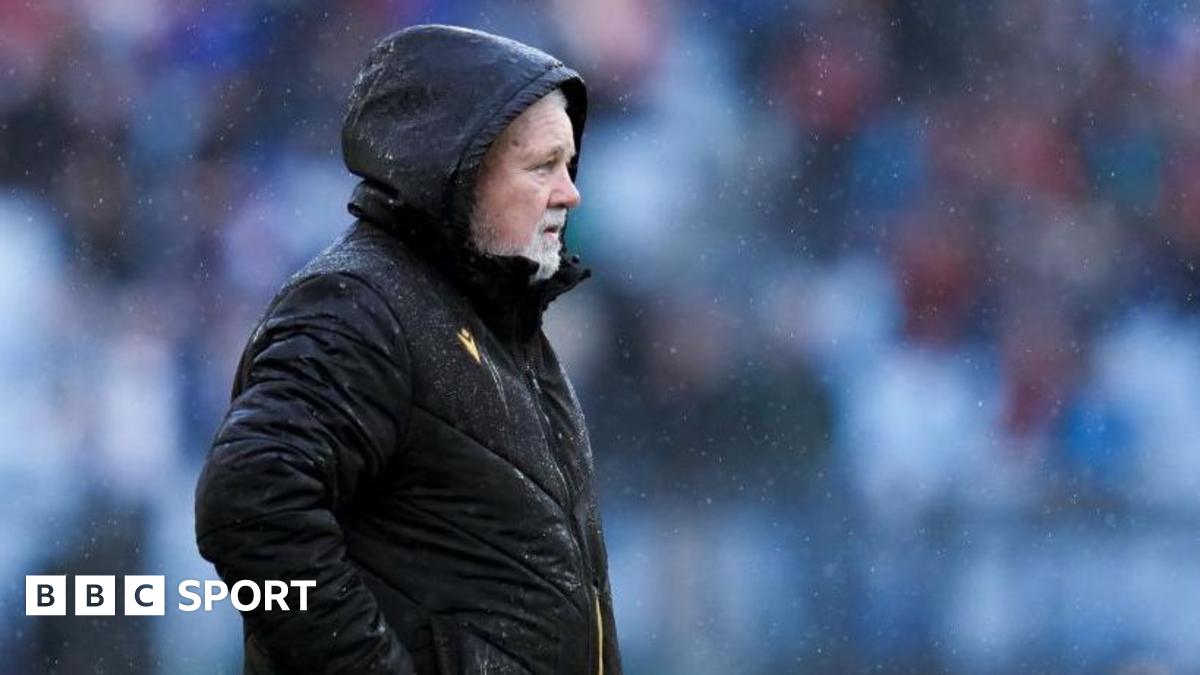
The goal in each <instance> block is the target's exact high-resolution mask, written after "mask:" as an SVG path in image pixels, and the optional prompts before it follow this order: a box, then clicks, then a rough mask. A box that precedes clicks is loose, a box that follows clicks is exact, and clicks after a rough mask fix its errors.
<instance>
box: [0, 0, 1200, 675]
mask: <svg viewBox="0 0 1200 675" xmlns="http://www.w3.org/2000/svg"><path fill="white" fill-rule="evenodd" d="M1198 15H1200V10H1198V9H1197V8H1196V7H1194V6H1189V4H1188V3H1185V2H1168V1H1165V0H1136V1H1135V0H1011V1H1007V2H967V3H962V2H958V1H957V0H930V1H928V2H901V1H887V0H876V1H868V0H862V1H850V0H847V1H843V2H835V1H833V0H808V1H796V2H790V3H788V2H772V1H768V0H740V1H739V0H708V1H705V2H699V1H696V2H686V1H684V0H679V1H675V2H672V1H668V0H561V1H558V2H483V1H465V2H453V3H450V2H433V1H432V0H426V1H418V0H411V1H391V2H388V1H383V0H352V1H347V2H288V1H284V0H253V1H238V2H233V1H232V0H231V1H229V2H217V1H200V0H183V1H179V0H171V1H168V0H122V1H120V2H111V1H109V0H39V1H38V2H23V1H21V0H0V242H2V245H0V390H2V391H3V392H4V395H3V396H4V400H3V405H0V445H2V446H3V447H2V451H0V486H2V494H3V498H2V499H0V606H2V607H3V612H2V613H0V653H3V654H4V655H5V657H4V660H3V662H2V663H0V671H3V672H12V673H32V672H61V673H82V672H105V673H125V672H135V673H213V672H227V673H232V672H238V670H237V669H238V668H239V666H240V664H239V656H240V649H241V647H240V625H239V624H240V622H238V621H237V619H236V616H235V615H234V613H233V610H231V609H229V608H228V606H226V607H225V608H224V611H222V612H218V613H213V614H209V615H200V614H179V613H177V612H172V613H169V614H168V616H167V617H165V618H162V619H136V618H124V617H114V618H112V619H82V618H81V619H48V620H36V621H35V620H33V619H28V618H25V617H24V616H23V612H22V611H21V608H22V607H23V577H24V575H26V574H37V573H69V574H84V573H101V574H118V575H120V574H136V573H153V574H167V575H168V577H169V579H180V578H212V577H213V572H212V570H211V568H210V567H208V566H207V565H206V564H205V563H204V561H202V560H201V559H200V558H199V557H198V555H197V554H196V552H195V547H194V543H193V538H192V537H193V534H192V532H193V531H192V512H191V509H192V489H193V486H194V482H195V478H196V475H197V471H198V467H199V465H200V462H201V461H202V458H203V456H204V453H205V451H206V449H207V446H208V441H209V439H210V436H211V434H212V432H213V430H214V428H215V425H216V423H217V421H218V419H219V416H220V415H221V413H222V411H223V409H224V407H225V405H226V403H227V394H228V387H229V382H230V378H231V375H232V371H233V367H234V364H235V359H236V357H237V354H238V352H239V350H240V348H241V347H242V344H243V341H244V340H245V338H246V336H247V332H248V329H249V327H250V325H251V323H252V321H253V320H254V319H255V318H256V316H257V315H258V313H259V312H260V311H261V310H262V308H263V306H264V304H265V302H266V301H267V299H268V298H269V296H270V294H271V293H272V291H273V290H274V289H275V288H276V287H277V286H278V285H279V284H280V283H281V282H282V281H283V280H284V279H285V277H286V276H287V275H288V274H289V272H290V271H292V270H293V269H295V268H296V267H297V266H298V265H299V264H300V263H301V262H302V261H304V260H305V259H306V258H307V257H308V256H310V255H311V254H313V253H314V252H315V251H317V250H318V249H319V248H320V247H322V246H323V245H324V243H325V242H327V241H328V240H329V239H331V238H332V237H333V236H334V235H336V234H337V233H338V232H339V231H341V229H343V228H344V227H345V226H346V225H347V224H348V223H349V220H350V219H349V217H348V215H347V214H346V212H345V209H344V204H345V201H346V199H347V197H348V195H349V191H350V188H351V186H352V185H353V180H352V179H351V177H350V176H349V175H348V174H347V172H346V171H345V170H344V169H343V167H342V165H341V162H340V156H339V148H338V129H339V124H340V114H341V108H342V103H343V101H344V97H345V94H346V93H347V90H348V86H349V84H350V82H351V80H352V78H353V75H354V73H355V71H356V69H357V67H358V64H359V61H360V59H361V58H362V57H363V55H364V53H365V51H366V50H367V49H368V47H369V46H370V45H371V44H372V43H373V42H374V41H375V40H377V39H378V38H380V37H382V36H383V35H385V34H386V33H388V32H391V31H392V30H395V29H398V28H400V27H403V26H405V25H408V24H412V23H418V22H426V21H437V22H447V23H458V24H462V25H467V26H472V27H478V28H483V29H486V30H491V31H494V32H498V33H501V34H505V35H509V36H511V37H514V38H517V39H521V40H524V41H527V42H529V43H531V44H534V45H537V46H540V47H543V48H545V49H547V50H549V51H551V52H552V53H554V54H556V55H559V56H560V57H561V58H564V59H565V60H567V61H568V62H569V63H571V64H572V65H574V66H576V67H577V68H578V69H579V70H580V71H581V72H582V73H583V74H584V76H585V77H586V79H587V80H588V82H589V84H590V87H591V99H592V108H591V115H590V120H589V125H588V129H587V135H586V138H585V142H584V145H583V148H582V165H581V174H580V179H579V183H580V188H581V191H582V193H583V195H584V204H583V206H582V207H581V208H580V209H579V210H578V212H577V213H576V214H575V215H574V216H573V221H572V222H573V226H572V227H573V230H572V233H571V235H572V238H573V242H572V244H573V247H574V248H575V249H577V250H578V251H579V252H580V253H581V254H582V255H583V256H584V258H585V260H586V261H587V262H588V263H589V264H590V265H591V266H592V267H593V268H594V270H595V278H594V279H593V280H591V281H589V282H588V283H586V284H584V285H583V286H581V287H580V288H579V289H578V290H577V291H576V292H573V293H571V294H569V295H568V296H566V297H565V298H564V299H562V300H561V301H559V302H558V303H556V304H555V305H554V306H553V307H552V309H551V311H550V314H549V317H548V324H549V331H550V333H551V334H552V336H553V339H554V340H555V341H556V343H557V345H558V346H559V350H560V352H561V354H562V355H563V356H564V358H565V360H566V361H567V363H568V367H569V372H570V373H571V374H572V375H573V377H574V379H575V383H576V386H577V389H578V391H579V393H580V397H581V399H582V401H583V404H584V407H585V409H586V411H587V412H588V415H589V422H590V426H591V428H592V433H593V444H594V450H595V453H596V462H597V479H598V481H599V485H600V489H601V502H602V508H603V514H604V518H605V526H606V529H607V533H608V542H609V552H610V558H611V564H612V574H613V579H612V581H613V585H614V588H615V594H616V604H617V607H616V613H617V619H618V622H619V625H618V628H619V631H620V639H621V643H622V647H623V651H624V657H625V664H626V669H627V671H628V672H630V673H655V674H657V673H688V674H695V675H703V674H707V673H791V672H867V671H870V672H874V673H930V672H942V671H948V672H971V673H1028V672H1056V673H1123V674H1132V673H1159V672H1162V673H1166V672H1197V671H1200V611H1197V610H1198V608H1200V575H1198V574H1197V560H1200V538H1198V537H1197V531H1198V526H1200V519H1198V517H1197V516H1198V515H1200V482H1198V481H1200V414H1198V412H1200V322H1198V320H1197V312H1196V299H1195V293H1196V292H1197V290H1198V283H1200V273H1198V272H1197V269H1196V267H1195V263H1196V260H1197V253H1198V252H1200V114H1197V113H1198V112H1200V16H1198Z"/></svg>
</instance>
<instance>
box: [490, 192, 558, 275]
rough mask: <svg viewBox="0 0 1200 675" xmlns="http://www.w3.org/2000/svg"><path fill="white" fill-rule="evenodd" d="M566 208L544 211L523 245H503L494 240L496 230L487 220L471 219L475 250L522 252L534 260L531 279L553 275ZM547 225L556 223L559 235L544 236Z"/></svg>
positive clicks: (494, 252)
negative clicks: (534, 266)
mask: <svg viewBox="0 0 1200 675" xmlns="http://www.w3.org/2000/svg"><path fill="white" fill-rule="evenodd" d="M566 218H567V214H566V209H553V210H550V211H547V212H546V213H545V215H543V216H542V219H541V220H540V221H538V224H537V227H536V228H534V230H533V235H532V236H531V237H530V238H529V241H527V242H525V244H524V245H523V246H503V245H500V244H498V243H497V242H496V237H495V235H494V233H495V230H494V229H493V228H492V227H490V226H489V225H488V224H487V223H481V222H474V221H473V222H472V223H471V241H472V243H473V244H474V245H475V248H477V249H478V250H480V251H482V252H484V253H487V254H490V255H496V256H521V257H522V258H528V259H529V260H532V261H533V262H535V263H537V270H536V271H534V273H533V276H532V277H531V278H530V283H535V282H538V281H545V280H546V279H549V278H550V277H552V276H554V273H555V272H557V271H558V268H559V266H560V265H561V263H562V259H561V257H560V255H559V253H560V252H561V250H562V229H561V228H562V226H563V224H565V223H566ZM550 225H558V226H559V228H560V229H559V236H558V237H557V238H555V239H547V238H546V236H545V235H544V234H543V232H544V231H545V229H546V228H547V227H549V226H550Z"/></svg>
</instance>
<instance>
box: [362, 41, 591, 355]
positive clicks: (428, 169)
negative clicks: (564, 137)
mask: <svg viewBox="0 0 1200 675" xmlns="http://www.w3.org/2000/svg"><path fill="white" fill-rule="evenodd" d="M554 89H561V90H562V91H563V93H564V94H565V96H566V99H567V114H568V116H569V117H570V119H571V124H572V128H573V130H574V135H575V147H576V148H577V149H578V148H581V147H582V135H583V125H584V120H585V118H586V115H587V94H586V89H585V88H584V84H583V79H582V78H581V77H580V76H579V74H578V73H576V72H575V71H574V70H571V69H570V68H567V67H566V66H564V65H563V64H562V62H561V61H558V60H557V59H555V58H554V57H552V56H550V55H548V54H546V53H544V52H541V51H539V50H537V49H534V48H532V47H529V46H527V45H524V44H521V43H520V42H516V41H514V40H509V39H507V38H503V37H499V36H496V35H491V34H488V33H484V32H481V31H476V30H470V29H465V28H457V27H453V26H438V25H428V26H413V27H411V28H406V29H404V30H402V31H399V32H397V33H394V34H393V35H390V36H388V37H387V38H384V39H383V40H382V41H381V42H380V43H379V44H378V45H376V46H375V48H374V49H372V50H371V52H370V54H369V55H368V56H367V60H366V63H365V64H364V65H363V68H362V70H361V71H360V72H359V74H358V77H357V79H356V80H355V82H354V87H353V90H352V91H351V93H350V99H349V105H348V109H347V112H346V119H345V122H344V124H343V127H342V154H343V158H344V160H345V163H346V167H347V168H349V169H350V171H351V172H352V173H354V174H356V175H358V176H361V177H362V178H363V181H362V182H361V183H359V185H358V187H357V188H356V189H355V192H354V195H353V197H352V198H351V201H350V204H349V208H350V212H351V213H352V214H353V215H355V216H356V217H358V218H361V219H364V220H368V221H371V222H374V223H376V224H378V225H382V226H384V227H387V228H389V229H390V230H392V231H394V232H395V233H396V234H397V235H398V236H400V237H401V238H402V239H404V240H405V241H406V242H408V243H409V244H410V245H411V246H413V247H414V248H416V249H417V250H418V251H420V252H421V253H422V254H424V255H425V256H427V257H428V258H430V259H431V260H432V261H433V262H434V264H435V265H436V266H437V267H439V268H440V269H442V270H443V271H445V272H446V273H447V274H449V275H450V277H451V278H452V279H453V281H454V282H455V283H457V284H458V285H460V286H461V287H463V289H464V290H465V291H466V292H467V293H468V295H469V296H470V297H471V298H472V300H473V301H475V303H476V305H477V306H478V307H479V309H480V311H481V312H482V313H484V314H485V319H489V320H494V321H497V322H499V323H500V324H503V327H508V328H514V329H517V330H518V331H519V332H521V333H522V334H527V333H528V332H530V331H531V330H536V328H537V327H539V326H540V321H541V313H542V311H543V310H544V309H545V307H546V305H548V304H549V302H550V301H551V300H553V299H554V297H556V296H557V295H559V294H561V293H563V292H565V291H566V290H568V289H570V288H571V287H573V286H574V285H575V284H577V283H579V282H580V281H582V280H583V279H585V278H587V276H589V275H590V271H589V270H586V269H583V268H581V267H580V266H579V263H578V257H577V256H573V255H571V254H570V253H569V252H567V250H566V247H565V243H564V247H563V254H562V257H563V264H562V266H561V267H560V269H559V271H558V273H556V274H555V275H554V276H553V277H552V278H551V279H548V280H546V281H543V282H539V283H536V284H530V283H529V280H530V278H531V276H532V274H533V272H534V271H535V270H536V264H535V263H534V262H533V261H531V260H527V259H525V258H519V257H504V256H491V255H485V254H481V253H479V252H477V251H475V250H474V248H473V247H472V246H470V243H469V242H470V235H469V233H470V225H469V222H470V213H471V207H472V204H473V199H474V188H475V180H476V176H477V174H478V172H479V167H480V165H481V163H482V162H483V157H484V155H485V154H486V153H487V150H488V148H489V147H490V146H491V144H492V142H493V141H494V140H495V139H496V138H497V137H498V136H499V135H500V133H501V132H502V131H503V130H504V128H505V127H507V126H508V124H509V123H510V122H512V121H513V120H514V119H516V118H517V116H519V115H520V114H521V113H522V112H524V110H525V109H526V108H528V107H529V106H530V105H532V104H533V103H535V102H537V101H538V100H539V99H541V98H542V97H543V96H545V95H546V94H548V93H549V92H551V91H553V90H554ZM578 159H579V156H578V154H577V155H576V157H575V159H574V160H573V161H572V163H571V165H570V174H571V177H572V179H574V177H575V171H576V166H577V162H578ZM565 234H566V233H565V230H564V233H563V236H564V242H565Z"/></svg>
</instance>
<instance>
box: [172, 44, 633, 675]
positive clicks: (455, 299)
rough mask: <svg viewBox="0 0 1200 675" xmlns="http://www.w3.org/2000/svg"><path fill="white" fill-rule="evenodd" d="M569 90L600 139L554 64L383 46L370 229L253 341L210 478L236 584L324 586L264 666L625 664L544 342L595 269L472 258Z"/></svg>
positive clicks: (372, 137) (572, 436) (539, 670)
mask: <svg viewBox="0 0 1200 675" xmlns="http://www.w3.org/2000/svg"><path fill="white" fill-rule="evenodd" d="M556 88H559V89H562V90H563V92H564V93H565V94H566V97H567V100H568V114H569V116H570V117H571V120H572V123H573V127H574V134H575V137H576V139H575V140H576V145H577V147H578V146H579V142H580V141H581V135H582V130H583V123H584V118H585V115H586V97H585V89H584V85H583V81H582V80H581V79H580V77H579V76H578V74H576V73H575V72H574V71H572V70H571V69H569V68H567V67H565V66H564V65H563V64H562V63H560V62H559V61H557V60H556V59H554V58H552V57H550V56H548V55H546V54H544V53H542V52H540V51H537V50H535V49H532V48H530V47H527V46H525V45H522V44H520V43H517V42H514V41H511V40H507V39H504V38H499V37H496V36H493V35H489V34H486V33H482V32H478V31H471V30H465V29H459V28H451V27H446V26H418V27H414V28H409V29H406V30H404V31H401V32H399V33H397V34H395V35H392V36H390V37H388V38H386V39H385V40H384V41H382V42H381V43H380V44H379V45H378V46H376V48H375V49H374V50H372V52H371V53H370V55H369V56H368V59H367V62H366V65H365V66H364V68H363V70H362V72H361V74H360V75H359V77H358V79H357V81H356V82H355V84H354V89H353V91H352V93H351V96H350V103H349V109H348V112H347V115H346V120H345V124H344V126H343V134H342V144H343V154H344V159H345V162H346V165H347V167H348V168H349V169H350V170H351V171H352V172H353V173H355V174H357V175H358V176H360V177H361V178H362V179H363V180H362V182H361V183H360V184H359V186H358V187H357V188H356V190H355V192H354V195H353V197H352V199H351V202H350V211H351V213H352V214H353V215H354V216H356V220H355V222H354V223H353V224H352V225H351V226H350V228H349V229H348V230H347V231H346V232H345V233H344V234H343V235H342V236H341V237H339V238H338V240H337V241H335V242H334V243H333V244H332V245H331V246H330V247H329V248H328V249H326V250H325V251H324V252H322V253H321V254H320V255H318V256H317V257H316V258H315V259H314V260H312V261H311V262H310V263H309V264H307V265H306V266H305V267H304V268H303V269H302V270H300V271H299V272H298V273H297V274H296V275H294V276H293V277H292V278H291V279H290V280H289V281H288V282H287V283H286V284H285V285H284V287H283V288H282V289H281V290H280V291H279V293H278V294H277V295H276V297H275V298H274V300H273V301H272V302H271V304H270V306H269V307H268V309H267V310H266V312H265V314H264V316H263V318H262V319H261V321H260V322H259V324H258V325H257V327H256V328H255V329H254V331H253V333H252V335H251V337H250V340H249V343H248V344H247V346H246V348H245V351H244V353H243V356H242V359H241V362H240V364H239V365H238V369H237V373H236V375H235V381H234V385H233V396H232V403H231V406H230V408H229V412H228V414H227V415H226V417H225V418H224V420H223V422H222V424H221V426H220V428H219V430H218V432H217V434H216V437H215V439H214V441H213V445H212V449H211V451H210V453H209V456H208V459H207V461H206V463H205V466H204V469H203V471H202V474H201V477H200V481H199V484H198V486H197V492H196V536H197V541H198V544H199V548H200V551H201V553H202V555H203V556H204V557H205V558H206V559H208V560H210V561H212V562H213V564H214V565H215V567H216V569H217V572H218V573H219V574H220V576H221V578H222V579H224V580H225V581H226V582H227V583H229V584H231V585H232V584H233V583H235V582H236V581H239V580H243V579H246V580H253V581H257V582H259V583H260V585H261V583H262V582H263V581H265V580H268V579H271V580H284V581H289V580H294V579H295V580H300V579H313V580H315V581H316V587H315V588H313V589H310V590H309V591H308V606H307V610H306V611H296V610H297V606H296V601H297V599H298V598H297V597H296V595H295V594H294V593H293V594H292V595H290V596H289V610H290V611H279V610H278V609H274V610H272V611H266V610H265V609H264V608H263V606H262V605H261V604H260V606H259V607H258V608H256V609H254V610H249V611H246V612H243V613H242V615H243V626H244V634H245V671H246V672H247V673H300V672H304V673H309V672H316V673H363V672H386V673H405V674H407V673H419V674H432V673H438V674H441V675H450V674H457V673H485V672H486V673H495V674H506V673H536V674H539V675H541V674H545V675H550V674H552V673H553V674H558V673H569V674H584V673H588V674H590V673H599V672H603V673H605V675H617V674H619V673H620V672H621V665H620V656H619V650H618V645H617V638H616V629H615V626H614V621H613V610H612V596H611V589H610V586H609V580H608V566H607V557H606V553H605V546H604V537H603V534H602V528H601V522H600V517H599V512H598V509H597V502H596V492H595V487H594V484H593V462H592V453H591V449H590V446H589V442H588V434H587V430H586V428H585V425H584V418H583V414H582V412H581V410H580V406H579V402H578V400H577V399H576V397H575V394H574V392H573V390H572V388H571V385H570V382H569V381H568V379H567V376H566V374H565V373H564V372H563V368H562V366H561V364H560V363H559V361H558V359H557V357H556V355H555V352H554V349H553V348H552V346H551V345H550V343H549V342H548V341H547V339H546V337H545V335H544V333H543V332H542V329H541V320H542V314H543V312H544V311H545V309H546V307H547V305H548V304H549V303H550V302H551V301H552V300H553V299H554V298H556V297H558V296H559V295H561V294H562V293H564V292H566V291H568V290H570V289H571V288H572V287H573V286H575V285H576V284H578V283H579V282H580V281H582V280H583V279H584V278H586V277H587V276H588V274H589V272H588V270H585V269H583V268H582V267H580V265H579V262H578V257H577V256H574V255H571V254H570V253H569V252H568V251H566V250H565V247H564V250H563V254H562V255H563V264H562V266H561V267H560V269H559V271H558V272H557V273H556V274H555V275H554V276H553V277H551V278H550V279H548V280H545V281H540V282H536V283H530V279H531V276H532V274H533V272H534V270H535V268H536V265H535V264H534V263H533V262H532V261H530V260H527V259H524V258H520V257H497V256H490V255H485V254H481V253H478V252H476V251H475V250H474V249H473V248H472V247H470V246H469V245H468V244H467V242H468V234H467V233H468V231H469V229H468V217H467V214H469V212H470V206H471V194H472V193H473V187H474V184H475V177H476V174H477V173H478V170H479V166H480V163H481V161H482V158H483V155H484V153H485V152H486V150H487V148H488V146H489V145H490V144H491V142H492V141H493V140H495V138H496V137H497V136H498V135H499V133H500V132H501V131H502V130H503V129H504V127H505V126H507V124H508V123H509V122H511V121H512V120H513V119H515V118H516V117H517V116H518V115H519V114H520V113H521V112H522V111H523V110H524V109H525V108H527V107H528V106H529V105H530V104H532V103H533V102H535V101H537V100H538V99H539V98H541V97H542V96H544V95H545V94H546V93H548V92H549V91H551V90H553V89H556ZM574 171H575V166H574V165H572V166H571V173H572V176H573V175H574ZM247 595H248V594H247Z"/></svg>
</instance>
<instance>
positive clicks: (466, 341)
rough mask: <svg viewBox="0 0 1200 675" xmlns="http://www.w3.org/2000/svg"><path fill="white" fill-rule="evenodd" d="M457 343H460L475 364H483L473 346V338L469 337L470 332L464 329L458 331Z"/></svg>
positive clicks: (476, 349)
mask: <svg viewBox="0 0 1200 675" xmlns="http://www.w3.org/2000/svg"><path fill="white" fill-rule="evenodd" d="M458 341H459V342H461V343H462V346H463V349H466V350H467V353H468V354H470V355H471V358H473V359H475V363H483V361H482V360H481V359H480V358H479V348H478V347H476V346H475V336H473V335H471V331H469V330H467V329H466V328H465V327H464V328H459V329H458Z"/></svg>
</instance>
